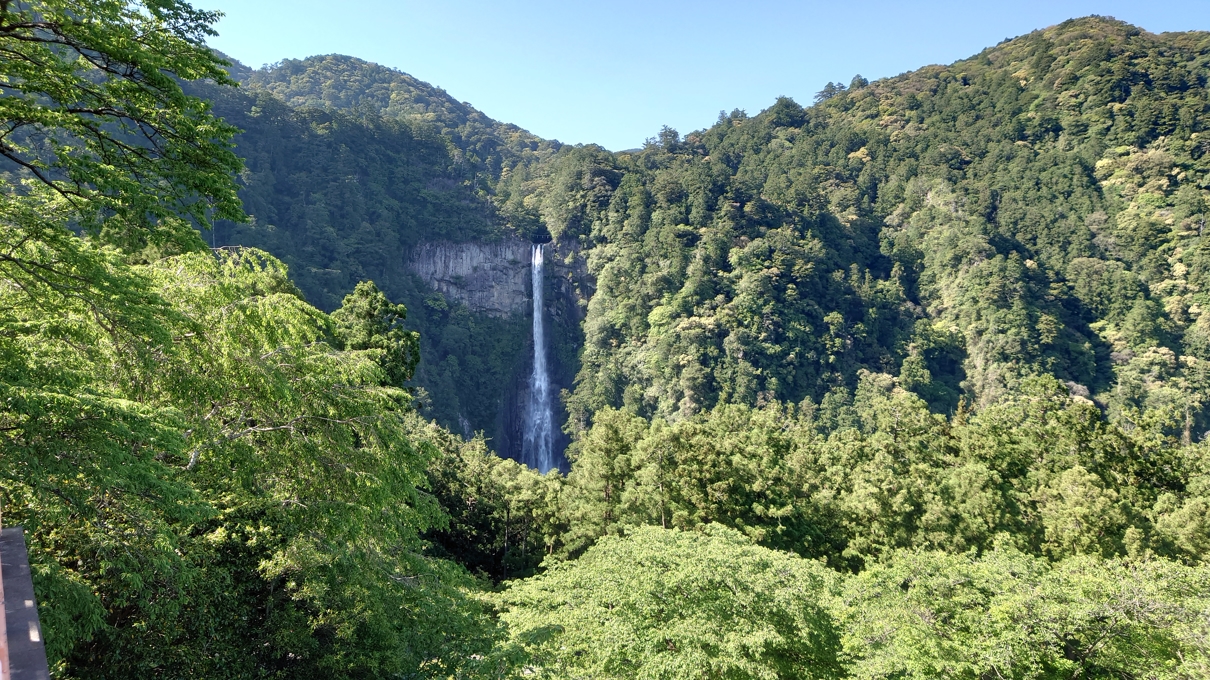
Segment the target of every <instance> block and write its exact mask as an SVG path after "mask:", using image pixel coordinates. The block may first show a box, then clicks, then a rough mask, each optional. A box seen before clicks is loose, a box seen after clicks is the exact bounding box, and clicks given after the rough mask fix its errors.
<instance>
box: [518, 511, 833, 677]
mask: <svg viewBox="0 0 1210 680" xmlns="http://www.w3.org/2000/svg"><path fill="white" fill-rule="evenodd" d="M837 580H838V578H837V576H836V574H834V573H832V572H829V571H828V570H827V569H826V568H824V567H823V566H821V565H819V564H818V563H815V562H809V561H806V560H802V559H798V558H796V557H794V556H792V555H789V554H786V553H778V552H774V551H771V550H767V549H765V548H760V547H757V546H754V545H752V544H751V543H750V542H749V541H748V540H747V539H746V538H745V537H744V536H743V535H742V534H739V533H737V532H735V531H732V530H729V529H726V528H724V527H721V526H709V527H705V528H704V529H703V531H702V532H700V533H696V532H695V533H687V532H679V531H666V530H664V529H660V528H658V527H646V528H643V529H638V530H636V531H635V532H634V533H633V534H631V535H629V536H627V537H625V538H619V537H609V538H606V539H602V540H601V542H599V543H598V544H597V545H596V546H594V547H593V548H592V549H590V550H589V551H588V552H587V553H585V554H584V556H583V557H581V558H580V559H579V560H577V561H575V562H572V563H565V564H560V565H556V566H554V567H553V568H551V569H550V570H549V571H547V572H546V573H545V574H543V575H542V576H538V577H536V578H533V579H529V580H526V581H521V582H518V583H516V584H514V585H513V586H511V587H510V588H509V589H508V590H507V591H505V592H504V593H503V595H502V596H501V598H500V600H501V602H502V603H503V606H504V607H505V612H504V614H503V616H502V618H503V619H504V621H505V622H506V623H508V625H509V629H510V631H511V634H512V639H513V640H514V641H515V642H516V643H518V644H520V645H522V646H523V647H524V648H525V649H526V651H527V652H528V653H529V655H530V660H531V661H530V662H531V663H532V664H534V665H535V666H537V667H540V668H542V669H543V670H544V671H545V674H544V675H546V676H547V677H610V678H653V679H654V678H662V679H666V680H673V679H674V678H737V679H738V678H804V679H806V678H835V677H838V676H839V675H840V674H841V671H840V666H839V664H838V663H837V652H838V650H839V640H838V636H837V635H836V627H835V626H834V625H833V623H832V620H831V617H830V615H829V613H828V611H827V609H826V607H825V603H826V601H827V599H828V598H829V597H830V596H831V595H832V593H831V592H830V591H831V590H832V589H834V588H835V584H836V582H837Z"/></svg>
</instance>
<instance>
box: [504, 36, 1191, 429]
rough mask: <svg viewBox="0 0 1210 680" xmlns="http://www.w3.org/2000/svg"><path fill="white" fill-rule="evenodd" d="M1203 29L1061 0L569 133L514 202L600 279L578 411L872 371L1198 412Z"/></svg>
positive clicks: (842, 398)
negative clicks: (611, 149) (1013, 30)
mask: <svg viewBox="0 0 1210 680" xmlns="http://www.w3.org/2000/svg"><path fill="white" fill-rule="evenodd" d="M1208 48H1210V35H1207V34H1201V33H1188V34H1174V35H1153V34H1149V33H1146V32H1144V31H1140V30H1139V29H1137V28H1134V27H1131V26H1129V25H1126V24H1123V23H1121V22H1117V21H1113V20H1111V19H1103V18H1097V17H1092V18H1087V19H1080V20H1073V21H1069V22H1065V23H1064V24H1061V25H1059V26H1055V27H1052V28H1049V29H1046V30H1042V31H1037V32H1034V33H1031V34H1029V35H1027V36H1023V37H1021V38H1018V39H1015V40H1012V41H1008V42H1006V43H1003V44H1001V45H999V46H997V47H994V48H991V49H988V50H986V51H985V52H983V53H981V54H979V55H977V56H975V57H973V58H971V59H968V60H965V61H962V62H958V63H956V64H953V65H951V66H945V67H941V66H934V67H927V68H924V69H921V70H919V71H915V72H912V73H908V74H905V75H903V76H899V77H896V78H892V79H888V80H883V81H878V82H874V83H868V82H866V81H865V80H864V79H862V78H860V77H857V78H855V79H854V80H853V83H852V84H851V85H850V86H849V87H847V88H846V87H844V86H836V85H830V86H829V87H828V88H827V89H825V90H824V91H823V92H821V93H820V95H819V97H818V99H819V101H818V102H817V103H816V105H815V106H812V107H810V108H806V109H804V108H802V107H800V106H798V105H797V104H796V103H794V102H793V101H791V100H788V99H781V100H779V101H778V102H777V103H776V104H775V105H774V106H773V107H771V108H770V109H768V110H766V111H764V112H762V113H761V114H760V115H758V116H754V117H748V116H746V115H744V114H743V112H739V111H736V112H733V113H732V114H731V115H729V116H722V117H721V118H720V120H719V122H718V123H717V124H716V125H715V126H713V127H712V128H710V129H709V130H705V131H701V132H695V133H692V134H689V135H686V136H685V137H684V138H683V139H682V138H681V137H680V136H679V135H677V134H676V133H675V131H671V130H665V132H664V133H662V134H661V135H660V137H659V140H658V142H657V143H655V144H651V145H649V146H648V147H647V148H645V149H644V150H642V151H641V152H638V153H635V154H618V155H616V156H610V155H606V154H601V153H595V152H593V151H592V150H590V149H576V150H570V151H568V152H566V153H562V154H560V155H559V156H558V157H556V159H555V161H554V163H553V164H552V167H551V169H550V171H549V173H548V174H549V178H550V179H549V182H548V183H547V185H546V186H545V187H543V188H542V189H541V190H540V191H538V192H537V194H536V196H533V197H527V198H526V199H525V201H526V202H534V203H541V204H543V205H546V206H551V205H552V204H553V206H554V207H555V208H557V209H554V210H548V211H547V212H546V213H545V214H544V216H545V217H546V223H547V226H548V228H549V230H550V231H551V233H552V234H554V235H555V237H556V238H558V239H560V240H571V239H575V240H578V241H580V242H581V243H583V245H584V249H585V252H586V253H587V260H588V263H589V266H590V269H591V271H592V272H593V274H594V275H595V276H596V278H597V283H598V289H597V293H596V295H595V296H594V297H593V299H592V302H591V304H590V306H589V309H588V316H587V320H586V321H585V324H584V330H585V335H586V346H585V349H584V355H583V363H584V367H583V370H582V372H581V374H580V378H579V380H578V385H577V389H576V391H575V395H574V397H573V403H574V410H575V411H576V413H578V414H580V415H581V422H582V423H586V422H587V421H588V417H589V415H590V414H591V413H593V412H595V411H596V410H598V409H600V408H601V407H603V406H606V405H610V406H627V407H629V408H632V409H634V410H636V411H637V412H638V413H642V414H647V415H652V416H664V417H673V418H678V417H687V416H689V415H692V414H694V413H697V412H699V411H701V410H703V409H709V408H711V407H712V406H713V405H715V404H717V403H721V402H738V403H746V404H762V403H767V402H771V401H782V402H794V403H797V402H799V401H801V400H803V399H811V400H812V401H813V402H815V403H817V404H820V406H821V408H822V409H823V411H824V412H825V413H835V412H837V409H838V408H840V407H841V406H842V405H843V404H845V403H847V402H848V400H849V399H850V396H849V395H850V394H851V392H850V390H851V389H852V387H853V386H854V385H855V382H856V380H857V378H858V374H859V373H860V372H861V371H862V370H869V371H875V372H886V373H890V374H893V375H896V376H898V377H897V380H898V383H899V384H900V385H902V386H903V387H905V388H907V389H910V390H913V391H915V392H917V393H918V394H920V395H921V396H923V397H924V398H925V399H927V400H928V401H929V403H931V404H932V405H933V407H934V408H936V409H937V410H940V411H943V412H949V411H953V409H955V408H956V407H957V405H958V401H959V400H960V399H962V398H965V399H966V400H967V401H968V402H971V403H973V404H976V405H986V404H990V403H992V402H994V401H996V400H997V399H998V398H999V397H1000V396H1001V395H1003V394H1005V392H1006V391H1011V390H1012V389H1014V386H1015V385H1017V384H1018V382H1019V381H1020V380H1021V379H1022V378H1024V377H1026V376H1029V375H1034V374H1052V375H1055V376H1057V377H1058V378H1060V379H1061V380H1063V381H1067V382H1068V384H1069V386H1070V389H1071V391H1072V393H1073V394H1076V395H1080V396H1085V397H1088V396H1091V397H1092V398H1093V399H1095V400H1096V401H1097V402H1098V403H1100V404H1102V405H1103V406H1104V407H1106V408H1108V409H1109V410H1110V412H1111V413H1112V414H1114V416H1115V417H1122V418H1127V419H1130V420H1132V421H1135V422H1140V423H1141V422H1146V423H1148V424H1150V425H1154V426H1156V427H1159V428H1160V429H1162V430H1163V431H1165V432H1166V433H1168V434H1173V435H1177V436H1181V437H1183V438H1185V439H1186V440H1188V439H1189V438H1191V437H1195V436H1198V435H1200V432H1201V431H1202V430H1204V429H1206V427H1207V426H1208V425H1210V423H1208V422H1207V421H1206V420H1205V414H1204V411H1203V408H1202V406H1203V404H1205V403H1206V401H1205V395H1206V385H1207V382H1206V377H1205V371H1204V368H1203V367H1204V366H1205V361H1206V360H1207V359H1210V345H1208V344H1207V343H1208V340H1210V334H1208V332H1210V319H1207V318H1205V317H1203V316H1202V315H1201V309H1202V306H1203V305H1204V304H1205V303H1206V300H1205V299H1204V296H1205V294H1206V293H1205V286H1206V283H1207V281H1205V277H1206V274H1205V271H1206V266H1207V260H1206V252H1207V251H1206V247H1205V245H1204V242H1203V239H1202V231H1203V224H1204V216H1205V213H1206V198H1207V193H1206V187H1207V186H1208V184H1207V183H1208V182H1210V176H1208V175H1207V170H1208V169H1210V166H1208V165H1207V162H1208V161H1207V159H1205V158H1204V152H1205V149H1206V148H1207V147H1206V144H1205V143H1204V142H1203V139H1202V137H1203V135H1205V132H1204V131H1203V130H1204V127H1205V125H1206V113H1207V104H1208V103H1210V100H1208V97H1207V90H1206V78H1207V75H1208V70H1207V61H1208V59H1210V57H1208V56H1207V49H1208ZM552 218H553V219H552Z"/></svg>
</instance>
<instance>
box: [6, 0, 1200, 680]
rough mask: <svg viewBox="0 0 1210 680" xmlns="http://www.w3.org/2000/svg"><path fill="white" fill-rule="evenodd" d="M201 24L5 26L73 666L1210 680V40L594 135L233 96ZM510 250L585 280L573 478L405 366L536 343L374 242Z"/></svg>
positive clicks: (42, 605)
mask: <svg viewBox="0 0 1210 680" xmlns="http://www.w3.org/2000/svg"><path fill="white" fill-rule="evenodd" d="M216 19H217V15H215V14H213V13H208V12H201V11H197V10H194V9H192V8H191V7H189V6H188V5H187V4H185V3H182V2H178V1H176V0H163V1H157V2H146V3H133V4H130V3H119V4H115V3H110V2H104V1H100V0H98V1H96V2H92V1H89V2H78V1H76V2H71V3H67V2H60V1H59V0H39V1H38V2H35V3H28V4H22V5H12V4H0V49H4V50H5V53H6V54H7V55H10V56H11V58H7V59H5V60H3V61H0V69H3V73H2V74H0V75H2V76H3V82H4V83H5V84H6V85H5V86H6V88H8V90H7V91H8V96H7V97H4V98H0V107H3V110H4V111H5V112H6V116H5V118H4V120H5V125H6V126H7V130H8V132H7V135H6V136H5V137H4V139H3V142H0V155H4V157H5V158H7V159H8V161H9V162H10V164H9V165H8V166H5V169H4V173H3V175H0V184H2V189H3V190H2V191H0V404H3V406H2V407H0V503H2V504H3V512H4V518H5V521H6V522H7V523H9V524H13V523H19V524H22V525H23V526H25V528H26V530H27V541H28V542H29V546H30V557H31V562H32V566H33V571H34V575H35V585H36V589H37V595H38V598H39V610H40V615H41V619H42V623H43V626H44V629H45V633H46V644H47V650H48V654H49V656H50V660H51V664H52V669H53V673H54V675H55V676H56V677H58V678H75V677H88V678H106V677H113V678H129V677H132V676H136V675H150V676H155V677H219V678H224V677H227V678H286V677H289V678H312V677H313V678H367V677H494V678H501V677H535V676H536V677H585V676H588V677H618V678H639V677H643V678H683V677H702V678H723V677H726V678H806V677H819V678H841V677H858V678H930V677H956V678H972V679H974V678H986V677H1006V678H1007V677H1013V678H1075V677H1090V678H1123V677H1149V678H1196V677H1205V676H1206V675H1207V673H1210V648H1208V645H1207V640H1208V639H1210V630H1208V629H1207V626H1208V625H1210V624H1208V622H1210V600H1208V599H1207V597H1208V595H1210V593H1208V592H1207V584H1210V578H1208V576H1210V575H1208V574H1207V573H1206V569H1207V566H1206V561H1207V555H1208V554H1210V455H1208V448H1207V447H1210V443H1207V442H1205V441H1203V438H1202V436H1201V435H1200V432H1201V431H1202V430H1203V429H1205V428H1207V427H1208V426H1210V424H1208V423H1207V420H1206V418H1207V416H1206V412H1205V408H1204V406H1205V404H1206V400H1205V398H1204V397H1205V396H1206V390H1207V385H1206V375H1205V365H1206V363H1205V362H1206V361H1210V355H1207V351H1208V350H1207V345H1206V342H1207V340H1206V339H1207V337H1210V336H1207V334H1206V322H1204V321H1203V320H1202V319H1203V315H1202V313H1201V307H1202V305H1203V304H1205V301H1204V300H1203V299H1202V296H1203V295H1204V293H1203V286H1204V283H1203V281H1202V278H1203V277H1204V271H1203V270H1204V269H1205V267H1204V262H1203V261H1204V259H1205V258H1203V253H1204V248H1205V247H1204V245H1203V243H1202V231H1203V229H1202V227H1203V223H1204V213H1205V196H1204V193H1205V184H1206V182H1207V177H1206V168H1205V166H1204V163H1203V162H1202V157H1203V152H1202V142H1201V141H1199V140H1200V136H1201V135H1202V134H1203V128H1204V120H1205V116H1206V113H1207V109H1206V103H1207V101H1206V89H1205V86H1206V79H1207V75H1210V74H1208V73H1207V62H1206V59H1207V58H1208V57H1207V55H1208V54H1210V35H1207V34H1200V33H1188V34H1166V35H1161V36H1156V35H1152V34H1148V33H1145V32H1143V31H1140V30H1138V29H1135V28H1133V27H1130V26H1128V25H1125V24H1122V23H1120V22H1116V21H1112V20H1109V19H1102V18H1095V17H1094V18H1089V19H1082V20H1076V21H1072V22H1067V23H1065V24H1062V25H1059V26H1057V27H1052V28H1050V29H1046V30H1044V31H1039V32H1035V33H1033V34H1030V35H1028V36H1024V37H1022V38H1018V39H1016V40H1013V41H1008V42H1006V43H1002V44H1001V45H998V46H996V47H994V48H991V49H989V50H987V51H985V52H984V53H982V54H980V55H978V56H976V57H974V58H972V59H970V60H967V61H964V62H959V63H957V64H954V65H952V66H948V67H929V68H927V69H923V70H921V71H917V72H913V73H909V74H905V75H904V76H900V77H898V78H894V79H888V80H883V81H877V82H874V83H869V82H866V81H865V80H864V79H861V78H855V79H854V80H853V82H852V83H851V84H850V85H849V86H848V87H842V86H837V85H835V84H830V85H829V87H828V88H827V89H825V90H824V91H823V92H821V94H820V97H819V101H817V102H816V103H815V104H814V105H813V106H811V107H809V108H803V107H801V106H799V105H798V104H796V103H794V102H792V101H790V100H788V99H784V98H783V99H780V100H778V101H777V103H776V104H775V105H774V106H773V107H771V108H770V109H769V110H766V111H764V112H762V113H760V114H759V115H756V116H751V117H749V116H747V115H745V114H744V113H743V112H739V111H736V112H733V113H731V114H729V115H726V114H725V115H722V116H720V119H719V122H718V123H717V124H716V125H715V126H714V127H712V128H710V129H709V130H704V131H699V132H695V133H691V134H689V135H686V136H684V137H683V138H682V136H681V135H679V134H678V133H676V132H675V131H672V130H667V129H666V130H664V131H663V132H661V133H660V135H659V136H658V137H656V138H653V139H652V140H651V142H650V143H649V144H648V145H647V146H646V147H645V148H644V149H642V150H639V151H637V152H631V153H621V154H611V153H608V152H606V151H604V150H602V149H599V148H595V147H565V146H561V145H558V144H557V143H552V142H545V141H543V140H538V139H536V138H533V137H532V136H529V135H527V134H526V133H524V132H523V131H520V130H518V129H516V128H515V127H511V126H506V125H502V124H499V123H496V122H494V121H491V120H490V119H486V117H484V116H482V114H479V113H478V112H475V111H474V110H473V109H471V108H470V107H469V106H465V105H460V104H457V103H451V101H450V100H448V97H444V94H443V93H441V92H440V91H439V90H436V89H435V88H431V87H429V86H427V85H425V84H423V83H419V82H418V81H414V80H413V79H410V77H408V76H405V75H404V74H399V73H397V72H388V71H386V70H383V69H379V68H378V67H373V66H372V65H367V64H365V63H364V62H358V61H356V60H352V59H349V58H344V57H323V58H313V59H311V60H306V61H303V62H287V63H285V64H282V65H279V66H277V67H275V68H272V69H269V70H268V71H256V72H247V71H246V70H241V69H240V68H238V67H234V66H233V67H231V72H232V75H234V76H235V78H237V79H239V80H240V81H242V82H243V83H244V85H243V87H241V88H240V89H235V88H233V87H231V85H232V82H231V81H230V80H229V79H228V76H227V75H225V71H224V68H225V65H224V63H223V62H222V61H221V60H220V59H219V58H218V57H217V56H216V55H215V54H214V53H212V52H211V51H210V50H209V49H208V48H206V46H205V43H204V40H205V37H206V36H207V35H209V34H210V28H209V27H210V26H211V25H212V24H213V22H214V21H215V20H216ZM199 94H201V95H205V98H201V97H198V96H195V95H199ZM214 112H219V113H221V114H222V115H223V116H224V117H225V118H226V119H227V121H228V122H224V121H223V120H221V119H220V118H218V117H216V116H215V115H214ZM232 123H234V125H233V124H232ZM237 128H238V129H242V130H244V132H243V133H242V134H240V133H238V131H237ZM237 135H238V136H237ZM253 152H255V153H253ZM237 154H238V155H239V156H242V157H243V158H245V159H246V163H243V164H241V162H240V161H239V159H238V158H237ZM350 178H352V179H354V180H356V181H349V180H350ZM338 187H343V188H339V189H338ZM237 192H238V194H239V196H240V198H241V199H242V201H243V210H246V213H245V212H243V210H241V207H240V203H239V201H237V199H236V195H237ZM212 224H214V225H217V227H218V231H217V232H215V231H210V232H209V233H206V232H205V231H203V235H204V236H206V237H217V236H219V235H222V234H223V233H224V230H226V232H225V233H226V236H227V238H226V239H224V243H225V246H226V247H221V248H216V249H208V248H206V247H205V246H206V244H205V243H204V242H203V240H202V238H199V236H198V233H197V232H196V231H195V229H194V228H195V227H201V228H202V229H203V230H205V229H207V228H209V227H210V226H211V225H212ZM503 234H519V235H522V236H525V237H530V238H535V237H536V238H553V239H555V240H556V242H558V243H561V244H574V248H573V249H572V250H573V251H574V252H577V253H578V254H579V255H578V256H579V257H582V258H584V260H585V262H586V268H587V271H588V273H589V274H590V275H591V279H592V282H593V284H594V285H595V294H594V295H593V297H592V299H591V302H590V303H589V306H588V309H587V310H586V317H585V318H584V321H583V325H582V326H579V327H577V328H576V329H573V330H574V331H575V332H576V333H582V339H583V348H582V353H581V355H580V357H581V359H580V360H581V365H582V368H581V371H580V377H579V378H578V379H577V381H576V384H575V385H574V389H573V390H572V391H570V392H569V393H568V395H567V402H568V405H569V406H570V408H571V412H572V415H573V419H572V421H571V422H570V424H569V429H570V430H571V432H572V433H573V435H574V441H573V444H572V447H571V449H570V452H569V453H570V456H571V458H572V460H573V467H572V470H571V472H570V473H569V474H568V475H567V476H563V475H560V474H558V473H552V474H549V475H545V476H542V475H538V474H536V473H535V472H534V471H532V470H529V469H527V468H524V467H523V466H520V465H518V464H516V463H514V462H512V461H509V460H505V459H501V458H499V457H496V456H494V455H493V454H492V453H491V451H490V450H489V448H488V447H489V442H487V441H486V440H485V439H484V438H483V437H482V436H479V437H475V438H471V439H466V438H464V437H461V436H459V435H456V434H453V433H451V432H450V431H449V430H448V429H446V428H445V427H442V425H441V424H439V423H436V422H430V421H427V420H426V419H425V418H423V417H421V415H420V414H418V413H417V412H416V410H415V405H414V397H413V395H412V393H411V392H410V391H409V386H410V385H413V384H414V380H415V378H416V377H417V375H418V374H417V373H414V371H423V370H424V366H425V361H426V360H429V359H430V358H431V357H432V356H433V355H432V354H431V352H432V351H433V350H431V349H429V350H426V349H425V343H426V342H431V343H432V344H433V345H435V346H436V347H437V348H439V349H440V348H444V349H442V351H448V352H450V354H451V355H454V354H456V353H457V351H458V350H457V347H459V346H460V345H458V344H457V343H466V342H467V338H468V337H470V336H469V335H468V334H469V332H470V331H469V330H468V329H478V330H477V331H476V332H479V333H481V334H483V335H481V336H480V337H490V336H491V335H492V333H493V328H494V329H495V330H501V329H508V328H511V326H508V323H512V324H514V325H515V324H516V321H515V320H514V321H512V322H501V324H502V325H501V326H497V327H492V326H491V325H490V323H489V322H485V321H483V320H481V319H476V318H475V317H474V315H471V314H469V313H468V312H467V310H465V309H461V310H459V309H451V308H450V307H449V306H448V305H447V306H446V307H445V308H444V309H442V308H441V304H440V303H441V302H442V301H441V300H439V299H433V298H432V297H431V296H429V294H428V293H426V292H425V291H423V290H422V289H421V288H419V287H417V284H416V283H415V282H414V281H409V279H408V275H407V273H406V272H404V271H403V270H402V269H401V266H402V258H399V257H394V258H387V257H384V253H383V248H384V247H385V248H388V249H397V252H403V251H405V250H406V249H407V248H409V247H412V246H414V245H416V244H418V243H420V242H423V241H426V240H432V239H445V240H453V241H460V240H462V241H465V240H474V239H490V238H493V237H498V236H500V235H503ZM248 245H260V246H262V247H263V248H264V249H254V248H251V247H244V246H248ZM321 258H328V260H326V261H325V260H322V259H321ZM333 264H336V265H337V266H331V265H333ZM329 270H334V271H335V272H336V273H337V274H339V276H331V275H329V274H326V273H325V272H328V271H329ZM371 278H373V279H375V281H378V283H377V284H376V283H371V282H370V281H368V280H366V279H371ZM380 286H381V288H380ZM396 291H404V292H406V295H403V296H397V295H396V294H395V293H396ZM409 296H418V298H419V306H420V307H423V306H424V304H425V302H424V300H428V301H429V302H430V303H431V304H430V306H429V307H427V309H428V310H429V311H427V312H419V311H418V309H417V305H416V301H417V297H409ZM393 298H394V299H406V301H407V302H411V303H412V304H413V308H411V309H406V308H405V307H404V306H403V305H400V304H397V302H394V301H392V299H393ZM308 300H309V301H308ZM323 310H328V311H323ZM409 312H410V313H411V314H412V315H411V316H408V314H409ZM430 312H431V313H430ZM436 312H441V313H440V314H437V313H436ZM447 315H448V316H447ZM417 321H419V323H417ZM409 323H412V324H415V325H414V326H412V328H415V327H417V326H419V327H420V330H421V335H420V337H419V338H417V335H416V333H415V332H414V331H413V330H411V329H409V327H408V324H409ZM451 329H455V330H457V329H461V330H462V331H466V332H465V333H461V335H460V333H457V332H454V333H451V332H449V331H450V330H451ZM514 331H515V329H514ZM510 332H512V331H510ZM572 336H573V337H574V333H573V334H572ZM507 342H514V343H515V342H516V338H513V339H510V340H507ZM418 343H419V345H418ZM507 346H508V345H507V343H506V342H505V341H504V340H501V341H500V342H499V343H498V344H495V345H494V346H493V344H492V343H491V342H487V343H485V344H484V347H486V350H485V351H488V352H493V351H494V352H497V355H496V356H498V357H500V358H499V359H497V360H496V366H495V369H493V370H496V371H497V372H496V373H495V374H490V375H497V376H498V375H505V374H507V372H508V367H507V366H505V365H504V364H505V362H506V359H504V358H503V357H504V356H505V355H506V353H505V352H501V351H500V349H501V348H502V347H507ZM426 352H429V354H426ZM418 361H419V368H418V363H417V362H418ZM490 375H489V376H488V378H489V379H490ZM421 377H422V378H423V376H421ZM444 379H445V380H447V381H452V383H451V384H454V385H455V386H461V387H462V389H464V390H465V389H466V384H462V383H458V382H457V381H458V380H461V379H462V374H461V373H460V372H459V371H447V372H446V373H445V374H444ZM421 384H423V382H421ZM467 384H469V383H467ZM485 403H486V402H485ZM483 410H484V412H487V411H489V410H490V404H488V405H486V406H483Z"/></svg>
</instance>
